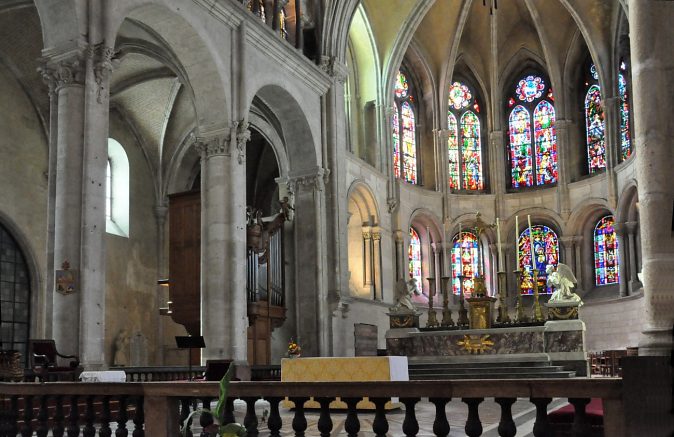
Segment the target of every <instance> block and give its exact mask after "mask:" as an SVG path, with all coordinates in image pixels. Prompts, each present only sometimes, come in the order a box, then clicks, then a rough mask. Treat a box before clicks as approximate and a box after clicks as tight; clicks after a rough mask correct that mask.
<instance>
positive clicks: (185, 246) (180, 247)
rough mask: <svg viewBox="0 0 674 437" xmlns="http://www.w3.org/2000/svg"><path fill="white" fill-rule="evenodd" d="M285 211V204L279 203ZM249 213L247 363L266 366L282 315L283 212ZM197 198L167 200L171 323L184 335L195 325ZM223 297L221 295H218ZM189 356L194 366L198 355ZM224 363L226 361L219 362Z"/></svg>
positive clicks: (198, 239) (197, 299)
mask: <svg viewBox="0 0 674 437" xmlns="http://www.w3.org/2000/svg"><path fill="white" fill-rule="evenodd" d="M282 205H283V206H285V204H282ZM261 215H262V214H261V212H259V211H257V210H253V209H250V208H249V211H248V230H247V242H248V244H247V270H248V274H247V281H246V282H247V283H246V286H245V287H246V288H245V290H244V289H242V290H241V293H246V296H247V301H248V323H249V325H248V363H249V364H250V365H266V364H271V333H272V330H273V329H274V328H277V327H280V326H281V325H282V324H283V322H284V320H285V314H286V307H285V287H284V284H285V280H284V279H285V276H284V269H283V265H284V257H283V224H284V222H285V221H286V219H287V208H286V207H284V208H283V210H282V211H281V212H280V213H279V214H276V215H275V216H272V217H269V218H268V219H267V218H265V219H263V218H262V217H261ZM200 230H201V193H200V192H199V191H190V192H185V193H178V194H173V195H171V196H169V283H170V287H169V300H170V301H171V308H170V309H171V313H170V315H171V318H172V319H173V320H174V321H175V322H176V323H179V324H181V325H183V326H185V329H186V330H187V333H188V334H189V335H200V326H201V303H200V302H201V299H200V291H201V288H200V283H201V279H200V278H201V232H200ZM223 292H224V290H223ZM206 341H207V342H208V341H209V339H206ZM195 352H196V353H195V354H194V355H193V356H192V357H191V359H192V362H193V364H198V362H199V351H198V350H195ZM225 358H227V357H225Z"/></svg>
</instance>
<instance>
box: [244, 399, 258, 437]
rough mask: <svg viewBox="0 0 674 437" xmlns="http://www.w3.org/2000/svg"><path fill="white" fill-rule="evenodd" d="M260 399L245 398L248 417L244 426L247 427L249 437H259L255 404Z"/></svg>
mask: <svg viewBox="0 0 674 437" xmlns="http://www.w3.org/2000/svg"><path fill="white" fill-rule="evenodd" d="M258 399H259V398H244V399H243V400H244V401H245V402H246V416H245V417H244V418H243V426H245V427H246V433H247V434H248V436H249V437H257V435H258V434H259V431H258V430H257V415H256V414H255V402H257V400H258Z"/></svg>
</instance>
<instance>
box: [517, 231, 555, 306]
mask: <svg viewBox="0 0 674 437" xmlns="http://www.w3.org/2000/svg"><path fill="white" fill-rule="evenodd" d="M531 232H532V233H533V253H534V257H535V261H536V270H538V292H539V293H541V294H544V293H547V294H549V293H552V290H551V289H550V287H548V286H547V284H546V281H547V279H548V275H547V274H546V272H545V271H546V268H547V266H549V265H551V266H557V264H558V263H559V241H558V239H557V234H555V232H554V231H553V230H552V229H550V228H549V227H547V226H544V225H535V226H532V227H531ZM517 250H519V261H520V264H519V266H518V268H519V269H520V270H521V271H522V289H521V292H522V294H533V292H534V288H533V282H532V280H533V276H532V275H533V273H532V260H531V256H532V255H531V254H532V250H531V239H530V238H529V228H526V229H525V230H524V231H523V232H522V233H521V234H520V237H519V241H518V244H517Z"/></svg>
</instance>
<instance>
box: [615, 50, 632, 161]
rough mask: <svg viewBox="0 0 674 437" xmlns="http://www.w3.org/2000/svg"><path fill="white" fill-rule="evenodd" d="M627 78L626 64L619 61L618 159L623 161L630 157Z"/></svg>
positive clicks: (630, 142)
mask: <svg viewBox="0 0 674 437" xmlns="http://www.w3.org/2000/svg"><path fill="white" fill-rule="evenodd" d="M627 77H628V75H627V64H625V61H621V62H620V68H619V70H618V96H619V97H620V159H621V160H623V161H624V160H626V159H627V158H629V157H630V156H632V134H631V132H630V128H631V123H630V98H629V87H628V84H627Z"/></svg>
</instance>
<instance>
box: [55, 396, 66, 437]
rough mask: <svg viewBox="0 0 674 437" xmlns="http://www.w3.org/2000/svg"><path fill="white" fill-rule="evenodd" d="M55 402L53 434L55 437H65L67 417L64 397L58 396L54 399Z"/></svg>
mask: <svg viewBox="0 0 674 437" xmlns="http://www.w3.org/2000/svg"><path fill="white" fill-rule="evenodd" d="M54 402H56V410H55V411H54V428H53V429H52V434H54V437H63V434H64V433H65V430H66V429H65V425H64V421H65V416H64V415H63V396H61V395H56V396H55V397H54Z"/></svg>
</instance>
